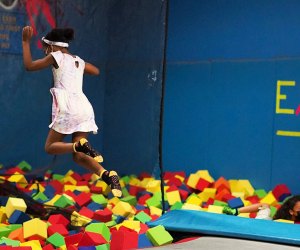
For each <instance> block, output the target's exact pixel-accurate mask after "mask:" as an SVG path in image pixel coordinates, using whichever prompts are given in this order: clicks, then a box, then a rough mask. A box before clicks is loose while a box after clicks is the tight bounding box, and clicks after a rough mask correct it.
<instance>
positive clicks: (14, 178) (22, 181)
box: [8, 172, 28, 187]
mask: <svg viewBox="0 0 300 250" xmlns="http://www.w3.org/2000/svg"><path fill="white" fill-rule="evenodd" d="M8 181H9V182H16V183H18V184H19V186H21V187H26V186H27V185H28V182H27V180H26V178H25V176H24V175H22V174H20V173H18V172H15V173H14V174H13V175H11V176H10V177H9V178H8Z"/></svg>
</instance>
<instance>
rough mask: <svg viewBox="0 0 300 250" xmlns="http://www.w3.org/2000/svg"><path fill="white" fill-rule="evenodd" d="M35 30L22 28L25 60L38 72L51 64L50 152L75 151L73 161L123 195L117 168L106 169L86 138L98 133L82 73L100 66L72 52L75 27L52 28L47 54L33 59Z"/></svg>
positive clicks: (94, 72)
mask: <svg viewBox="0 0 300 250" xmlns="http://www.w3.org/2000/svg"><path fill="white" fill-rule="evenodd" d="M32 35H33V29H32V27H30V26H26V27H24V28H23V32H22V45H23V61H24V66H25V68H26V70H28V71H36V70H41V69H44V68H46V67H49V66H50V67H51V68H52V72H53V79H54V86H53V88H51V89H50V92H51V94H52V96H53V103H52V123H51V124H50V125H49V128H50V130H49V133H48V137H47V139H46V143H45V151H46V152H47V153H48V154H66V153H72V154H73V160H74V161H75V162H76V163H77V164H79V165H81V166H83V167H85V168H86V169H88V170H90V171H91V172H93V173H95V174H97V175H99V176H100V177H101V178H102V180H103V181H104V182H105V183H107V184H108V185H109V186H110V188H111V191H112V193H113V195H114V196H116V197H121V196H122V191H121V186H120V183H119V178H118V175H117V173H116V172H115V171H107V170H106V169H104V168H103V167H102V166H101V165H100V163H102V162H103V158H102V156H101V155H100V154H99V153H98V152H97V151H96V150H94V149H93V148H92V147H91V145H90V143H89V142H88V140H87V137H88V134H89V133H90V132H93V133H97V130H98V127H97V125H96V123H95V117H94V110H93V107H92V105H91V104H90V102H89V100H88V99H87V97H86V96H85V94H84V93H83V91H82V84H83V74H84V73H86V74H91V75H99V69H98V68H97V67H95V66H94V65H92V64H90V63H87V62H85V61H83V60H82V59H81V58H80V57H78V56H76V55H72V54H71V53H70V52H69V50H68V47H69V42H70V41H71V40H73V38H74V31H73V29H69V28H67V29H59V28H56V29H53V30H51V31H50V32H49V33H48V34H47V35H46V36H45V37H43V38H42V44H43V50H44V52H45V57H43V58H41V59H38V60H32V56H31V50H30V41H31V38H32ZM66 135H72V143H66V142H63V139H64V138H65V137H66Z"/></svg>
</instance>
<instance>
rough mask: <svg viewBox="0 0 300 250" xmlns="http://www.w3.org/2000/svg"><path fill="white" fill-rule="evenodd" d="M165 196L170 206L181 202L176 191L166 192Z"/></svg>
mask: <svg viewBox="0 0 300 250" xmlns="http://www.w3.org/2000/svg"><path fill="white" fill-rule="evenodd" d="M166 196H167V200H168V202H169V204H170V205H171V206H172V205H174V204H175V203H176V202H181V198H180V193H179V191H178V190H174V191H171V192H166Z"/></svg>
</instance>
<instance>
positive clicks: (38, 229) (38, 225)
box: [23, 218, 48, 239]
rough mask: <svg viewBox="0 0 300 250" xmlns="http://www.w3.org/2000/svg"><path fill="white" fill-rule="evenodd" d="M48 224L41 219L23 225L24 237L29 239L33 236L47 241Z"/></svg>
mask: <svg viewBox="0 0 300 250" xmlns="http://www.w3.org/2000/svg"><path fill="white" fill-rule="evenodd" d="M47 228H48V224H47V223H46V222H44V221H42V220H40V219H39V218H34V219H31V220H29V221H25V222H24V223H23V236H24V239H27V238H29V237H32V236H38V237H39V238H41V239H46V238H47V236H48V234H47Z"/></svg>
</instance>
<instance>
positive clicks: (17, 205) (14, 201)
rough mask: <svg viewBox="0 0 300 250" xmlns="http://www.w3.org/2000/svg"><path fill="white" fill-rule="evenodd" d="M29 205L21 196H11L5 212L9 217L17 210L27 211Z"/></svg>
mask: <svg viewBox="0 0 300 250" xmlns="http://www.w3.org/2000/svg"><path fill="white" fill-rule="evenodd" d="M26 209H27V205H26V203H25V201H24V200H23V199H21V198H15V197H9V198H8V200H7V202H6V206H5V213H6V215H7V217H8V218H9V217H10V216H11V215H12V213H13V212H14V211H15V210H20V211H22V212H26Z"/></svg>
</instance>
